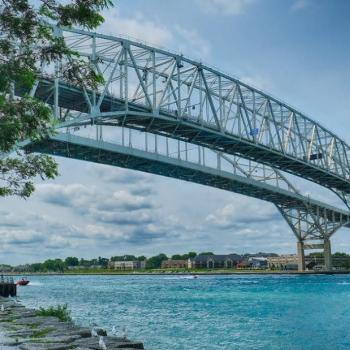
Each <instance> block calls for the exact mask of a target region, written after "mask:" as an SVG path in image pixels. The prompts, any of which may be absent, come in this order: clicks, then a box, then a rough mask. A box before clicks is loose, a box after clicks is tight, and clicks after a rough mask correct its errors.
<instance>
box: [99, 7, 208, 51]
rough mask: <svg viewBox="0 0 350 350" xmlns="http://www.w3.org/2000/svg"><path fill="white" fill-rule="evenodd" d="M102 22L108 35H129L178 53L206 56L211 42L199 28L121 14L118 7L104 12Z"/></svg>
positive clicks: (102, 30) (103, 29) (104, 31)
mask: <svg viewBox="0 0 350 350" xmlns="http://www.w3.org/2000/svg"><path fill="white" fill-rule="evenodd" d="M104 17H105V22H104V23H103V24H102V25H101V27H99V31H100V32H103V33H105V34H109V35H116V36H122V37H130V38H131V39H134V40H136V41H144V42H146V43H147V44H149V45H151V46H156V47H164V48H170V49H171V50H173V51H176V52H178V53H180V52H183V53H184V54H186V55H190V56H191V55H195V56H196V57H197V56H198V55H199V56H204V57H207V56H208V55H209V52H210V43H209V42H208V41H207V40H206V39H204V38H203V37H201V36H200V35H199V34H198V32H197V31H196V30H195V29H193V28H192V27H191V29H188V28H184V27H183V26H179V25H177V26H175V28H173V27H171V28H168V27H167V25H166V24H163V23H161V22H160V21H159V20H154V19H149V18H146V17H145V16H144V15H143V14H142V13H140V12H138V13H136V14H135V16H134V17H124V16H122V15H121V13H120V12H119V10H118V9H117V8H114V9H110V10H108V11H106V12H105V13H104Z"/></svg>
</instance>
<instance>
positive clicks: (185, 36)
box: [175, 26, 211, 58]
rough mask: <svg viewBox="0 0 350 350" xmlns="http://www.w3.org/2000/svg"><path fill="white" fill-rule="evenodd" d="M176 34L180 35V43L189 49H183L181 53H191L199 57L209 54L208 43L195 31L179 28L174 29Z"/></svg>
mask: <svg viewBox="0 0 350 350" xmlns="http://www.w3.org/2000/svg"><path fill="white" fill-rule="evenodd" d="M175 29H176V32H177V33H178V34H179V35H180V38H181V42H182V43H185V44H187V45H189V48H188V49H186V47H184V48H183V49H181V51H184V50H186V51H193V52H195V53H196V54H197V55H196V56H200V57H204V58H205V57H207V56H208V55H209V53H210V50H211V47H210V43H209V42H208V41H207V40H206V39H204V38H202V37H201V36H200V35H199V34H198V33H197V32H196V31H195V30H193V29H186V28H182V27H180V26H176V27H175Z"/></svg>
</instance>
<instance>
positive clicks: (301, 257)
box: [297, 241, 305, 272]
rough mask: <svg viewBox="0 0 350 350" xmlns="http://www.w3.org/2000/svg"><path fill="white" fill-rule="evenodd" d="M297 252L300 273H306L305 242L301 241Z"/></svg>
mask: <svg viewBox="0 0 350 350" xmlns="http://www.w3.org/2000/svg"><path fill="white" fill-rule="evenodd" d="M297 252H298V271H299V272H302V271H305V252H304V242H303V241H299V242H298V243H297Z"/></svg>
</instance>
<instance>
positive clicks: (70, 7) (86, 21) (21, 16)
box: [0, 0, 112, 198]
mask: <svg viewBox="0 0 350 350" xmlns="http://www.w3.org/2000/svg"><path fill="white" fill-rule="evenodd" d="M38 3H39V6H38V7H34V6H33V5H32V4H31V1H30V0H2V1H1V2H0V33H1V37H0V174H1V175H0V196H10V195H18V196H21V197H23V198H27V197H29V196H30V195H31V193H32V192H33V191H34V185H33V178H34V177H36V176H39V177H40V178H41V179H43V180H45V179H52V178H54V177H56V176H57V174H58V170H57V164H56V162H55V161H54V160H53V158H51V157H49V156H47V155H33V154H26V153H25V152H21V151H19V150H17V151H16V152H15V153H14V152H13V151H14V150H15V149H16V147H17V145H18V143H19V142H20V141H23V140H30V141H34V142H35V141H38V140H40V139H42V138H46V137H47V136H49V135H51V134H52V133H53V132H54V120H53V115H52V111H51V108H50V107H49V106H48V105H46V104H45V103H44V102H41V101H39V100H38V99H36V98H34V97H33V96H31V95H30V90H31V88H32V87H33V86H34V84H35V82H36V80H37V79H38V78H39V76H40V74H39V68H40V65H47V66H48V65H50V64H51V63H53V62H56V61H60V62H68V63H66V64H65V66H64V67H62V72H63V78H64V79H65V80H67V81H68V82H70V83H72V84H79V83H81V82H82V81H83V80H84V84H85V85H87V86H89V87H91V88H94V87H97V85H98V84H100V83H101V82H102V81H103V78H102V77H101V76H100V75H99V74H98V73H97V72H95V71H94V68H92V67H91V66H90V65H89V64H88V63H85V61H84V60H82V59H81V58H79V56H78V55H77V53H75V52H73V51H71V50H70V49H68V47H67V46H66V44H65V42H64V39H62V38H58V37H57V36H55V35H54V29H53V27H52V26H51V24H56V25H58V26H68V27H69V26H73V25H77V26H79V27H81V28H87V29H94V28H96V27H97V26H98V25H100V24H101V23H102V22H103V17H102V16H101V14H100V11H101V10H103V9H104V8H106V7H108V6H112V1H111V0H72V1H70V2H69V3H68V4H67V3H61V2H60V1H58V0H39V1H38ZM19 92H21V96H22V97H21V98H20V99H19V98H18V97H17V95H18V93H19ZM9 154H11V155H9ZM12 154H13V155H12Z"/></svg>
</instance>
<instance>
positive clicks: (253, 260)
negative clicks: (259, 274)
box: [248, 256, 268, 269]
mask: <svg viewBox="0 0 350 350" xmlns="http://www.w3.org/2000/svg"><path fill="white" fill-rule="evenodd" d="M248 264H249V266H250V267H251V268H252V269H266V268H267V265H268V264H267V258H265V257H262V256H252V257H250V258H249V259H248Z"/></svg>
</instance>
